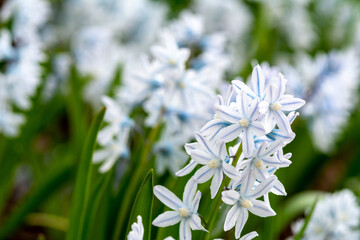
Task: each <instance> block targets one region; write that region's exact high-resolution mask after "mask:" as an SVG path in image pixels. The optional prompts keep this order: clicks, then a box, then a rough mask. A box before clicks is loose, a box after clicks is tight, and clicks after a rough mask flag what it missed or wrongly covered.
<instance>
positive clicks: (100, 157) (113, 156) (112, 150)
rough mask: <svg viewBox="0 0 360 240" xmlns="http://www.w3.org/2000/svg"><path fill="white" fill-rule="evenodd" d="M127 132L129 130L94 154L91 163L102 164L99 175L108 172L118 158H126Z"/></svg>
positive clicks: (127, 152)
mask: <svg viewBox="0 0 360 240" xmlns="http://www.w3.org/2000/svg"><path fill="white" fill-rule="evenodd" d="M129 131H130V129H126V130H125V131H122V132H121V134H119V135H117V137H116V138H115V139H113V140H111V141H110V142H108V143H107V144H106V145H104V146H103V148H102V149H99V150H96V151H95V152H94V156H93V163H95V164H96V163H102V165H101V167H100V169H99V171H100V172H101V173H105V172H107V171H109V170H110V169H111V168H112V167H113V166H114V164H115V163H116V161H117V160H118V159H119V158H121V157H128V155H129V150H128V146H127V145H128V137H129Z"/></svg>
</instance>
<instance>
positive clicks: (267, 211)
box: [248, 200, 276, 217]
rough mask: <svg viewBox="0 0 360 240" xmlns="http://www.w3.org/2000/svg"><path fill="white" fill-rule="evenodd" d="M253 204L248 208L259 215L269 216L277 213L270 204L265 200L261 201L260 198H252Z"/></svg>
mask: <svg viewBox="0 0 360 240" xmlns="http://www.w3.org/2000/svg"><path fill="white" fill-rule="evenodd" d="M251 202H252V204H253V206H252V207H251V208H248V210H249V211H250V212H251V213H252V214H255V215H257V216H259V217H269V216H275V215H276V213H275V212H274V210H272V209H271V207H270V206H268V205H267V204H266V203H265V202H262V201H259V200H252V201H251Z"/></svg>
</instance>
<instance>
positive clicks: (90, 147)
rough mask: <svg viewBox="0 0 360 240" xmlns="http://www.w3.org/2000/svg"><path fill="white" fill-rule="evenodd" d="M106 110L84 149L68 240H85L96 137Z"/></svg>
mask: <svg viewBox="0 0 360 240" xmlns="http://www.w3.org/2000/svg"><path fill="white" fill-rule="evenodd" d="M104 114H105V108H104V109H102V110H101V111H100V112H99V113H98V114H97V115H96V117H95V119H94V120H93V122H92V124H91V127H90V130H89V132H88V135H87V137H86V141H85V145H84V148H83V152H82V156H81V160H80V163H79V169H78V173H77V176H76V182H75V188H74V196H73V200H72V202H73V203H72V207H71V213H70V225H69V230H68V232H67V235H66V239H67V240H81V239H83V236H84V233H83V230H84V225H85V220H86V210H87V206H88V204H89V199H90V196H91V194H90V187H91V174H92V167H93V164H92V155H93V152H94V147H95V143H96V137H97V134H98V131H99V128H100V125H101V122H102V120H103V118H104Z"/></svg>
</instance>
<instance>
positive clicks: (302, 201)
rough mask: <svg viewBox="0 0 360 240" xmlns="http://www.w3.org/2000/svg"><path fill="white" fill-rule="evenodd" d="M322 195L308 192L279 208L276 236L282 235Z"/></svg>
mask: <svg viewBox="0 0 360 240" xmlns="http://www.w3.org/2000/svg"><path fill="white" fill-rule="evenodd" d="M322 194H323V193H322V192H319V191H306V192H302V193H299V194H297V195H295V196H293V197H291V198H289V199H288V200H287V201H286V202H285V204H283V207H282V208H279V211H278V214H277V215H278V217H277V218H278V219H277V221H278V223H277V225H276V230H275V234H277V235H278V234H280V232H281V231H282V230H283V229H284V228H285V227H286V226H288V224H289V223H290V222H291V221H292V220H293V219H294V218H296V217H297V216H299V215H300V214H302V213H303V212H304V211H305V209H306V208H308V207H310V206H311V205H312V204H313V203H314V201H315V200H316V199H317V198H318V197H319V196H321V195H322Z"/></svg>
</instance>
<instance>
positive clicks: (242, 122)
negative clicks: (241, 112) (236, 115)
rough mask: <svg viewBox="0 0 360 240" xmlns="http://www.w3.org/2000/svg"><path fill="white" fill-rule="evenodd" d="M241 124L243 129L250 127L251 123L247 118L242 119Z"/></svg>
mask: <svg viewBox="0 0 360 240" xmlns="http://www.w3.org/2000/svg"><path fill="white" fill-rule="evenodd" d="M239 124H240V126H242V127H248V126H249V121H248V120H247V119H245V118H242V119H240V120H239Z"/></svg>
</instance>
